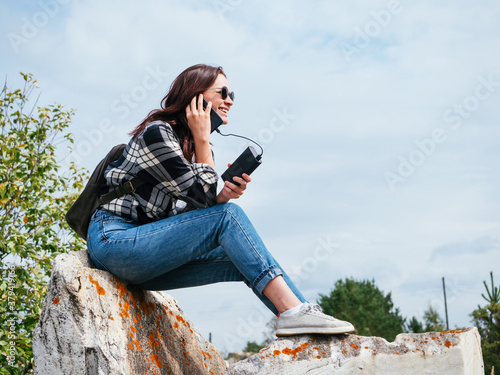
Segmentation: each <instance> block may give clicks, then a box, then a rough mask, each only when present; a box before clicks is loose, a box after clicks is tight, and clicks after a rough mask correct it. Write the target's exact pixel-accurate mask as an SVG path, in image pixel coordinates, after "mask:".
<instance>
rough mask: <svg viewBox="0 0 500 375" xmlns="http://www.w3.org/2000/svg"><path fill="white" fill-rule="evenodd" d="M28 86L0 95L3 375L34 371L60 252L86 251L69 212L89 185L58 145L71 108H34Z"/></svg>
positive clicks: (32, 83)
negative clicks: (64, 162)
mask: <svg viewBox="0 0 500 375" xmlns="http://www.w3.org/2000/svg"><path fill="white" fill-rule="evenodd" d="M21 75H22V77H23V79H24V87H23V89H18V90H15V91H9V90H8V89H7V86H6V85H5V86H4V88H3V90H2V92H1V95H0V127H1V133H0V155H1V159H2V162H1V163H0V230H1V235H0V271H1V274H2V279H1V280H0V317H1V321H2V326H1V327H0V364H1V369H0V374H26V373H32V371H33V353H32V349H31V341H32V335H33V330H34V329H35V326H36V324H37V322H38V320H39V316H40V312H41V308H42V303H43V299H44V297H45V295H46V289H47V282H48V279H49V277H50V271H51V261H52V260H53V259H54V258H55V256H56V255H58V254H61V253H63V252H68V251H70V250H80V249H83V248H84V242H83V241H81V240H80V239H78V238H77V237H76V236H73V234H72V232H71V230H70V228H69V227H68V226H67V224H66V222H65V220H64V215H65V213H66V211H67V209H68V208H69V206H70V205H71V203H72V201H73V200H74V198H75V196H76V193H75V192H76V191H79V190H81V188H82V187H83V180H84V178H85V173H84V172H82V171H80V170H79V169H77V167H76V166H75V165H74V164H73V163H72V164H71V165H69V166H68V167H69V168H68V170H67V171H66V172H64V173H62V171H61V169H62V167H61V166H60V165H59V164H58V163H57V162H56V159H55V151H56V145H57V144H59V143H66V142H70V143H73V139H72V135H71V134H69V133H64V131H65V129H66V128H67V127H68V126H69V125H70V122H71V117H72V116H73V114H74V111H73V110H69V111H66V110H64V108H63V106H61V105H57V104H54V105H50V106H48V107H36V108H35V105H36V103H35V104H34V105H33V106H32V107H31V108H28V104H30V97H31V96H32V94H33V93H34V92H36V90H37V86H36V80H35V79H34V78H33V76H32V75H31V74H22V73H21Z"/></svg>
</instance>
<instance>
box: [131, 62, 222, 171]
mask: <svg viewBox="0 0 500 375" xmlns="http://www.w3.org/2000/svg"><path fill="white" fill-rule="evenodd" d="M219 74H223V75H224V76H225V75H226V74H225V73H224V70H223V69H222V67H221V66H217V67H215V66H210V65H205V64H197V65H193V66H190V67H189V68H187V69H186V70H184V71H183V72H182V73H181V74H179V75H178V76H177V78H176V79H175V80H174V82H172V85H171V86H170V89H169V91H168V93H167V95H165V97H164V98H163V99H162V101H161V106H160V107H161V108H160V109H154V110H152V111H151V112H149V114H148V115H147V116H146V118H145V119H144V120H143V121H142V122H141V123H140V124H139V125H138V126H137V127H136V128H135V129H134V130H133V131H131V132H130V134H129V135H131V136H133V138H136V137H137V136H138V135H139V134H140V133H141V132H142V131H143V130H144V129H145V128H146V126H147V125H148V124H149V123H150V122H152V121H156V120H162V121H165V122H168V123H169V124H170V125H172V129H173V130H174V132H175V134H176V135H177V137H178V138H179V140H180V142H181V146H182V153H183V154H184V157H185V158H186V159H187V160H188V161H189V162H191V161H192V159H193V155H194V139H193V134H192V133H191V130H190V129H189V126H188V124H187V119H186V107H187V106H188V105H189V103H190V102H191V100H192V99H193V97H195V96H197V95H199V94H201V93H203V91H205V90H207V89H208V88H210V87H211V86H212V84H213V83H214V81H215V80H216V79H217V77H218V75H219Z"/></svg>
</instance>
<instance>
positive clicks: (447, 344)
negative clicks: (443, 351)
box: [444, 340, 451, 348]
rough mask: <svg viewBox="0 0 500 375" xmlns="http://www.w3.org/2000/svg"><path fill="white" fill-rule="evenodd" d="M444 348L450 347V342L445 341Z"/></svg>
mask: <svg viewBox="0 0 500 375" xmlns="http://www.w3.org/2000/svg"><path fill="white" fill-rule="evenodd" d="M444 346H446V347H447V348H449V347H450V346H451V342H449V341H448V340H446V341H445V343H444Z"/></svg>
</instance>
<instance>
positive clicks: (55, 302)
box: [54, 297, 59, 305]
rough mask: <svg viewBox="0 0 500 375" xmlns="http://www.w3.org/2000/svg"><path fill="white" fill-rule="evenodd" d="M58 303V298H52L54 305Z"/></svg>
mask: <svg viewBox="0 0 500 375" xmlns="http://www.w3.org/2000/svg"><path fill="white" fill-rule="evenodd" d="M58 303H59V298H57V297H56V298H54V304H56V305H57V304H58Z"/></svg>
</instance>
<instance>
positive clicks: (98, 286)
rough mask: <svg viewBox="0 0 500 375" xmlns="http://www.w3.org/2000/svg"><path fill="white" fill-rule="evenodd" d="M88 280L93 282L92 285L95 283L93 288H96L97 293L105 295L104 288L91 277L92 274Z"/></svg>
mask: <svg viewBox="0 0 500 375" xmlns="http://www.w3.org/2000/svg"><path fill="white" fill-rule="evenodd" d="M89 280H90V282H91V283H92V284H94V285H95V288H96V290H97V294H99V295H101V296H103V295H105V294H106V291H105V290H104V288H103V287H102V286H100V285H99V283H98V282H97V281H96V280H94V279H93V278H92V275H89Z"/></svg>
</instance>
